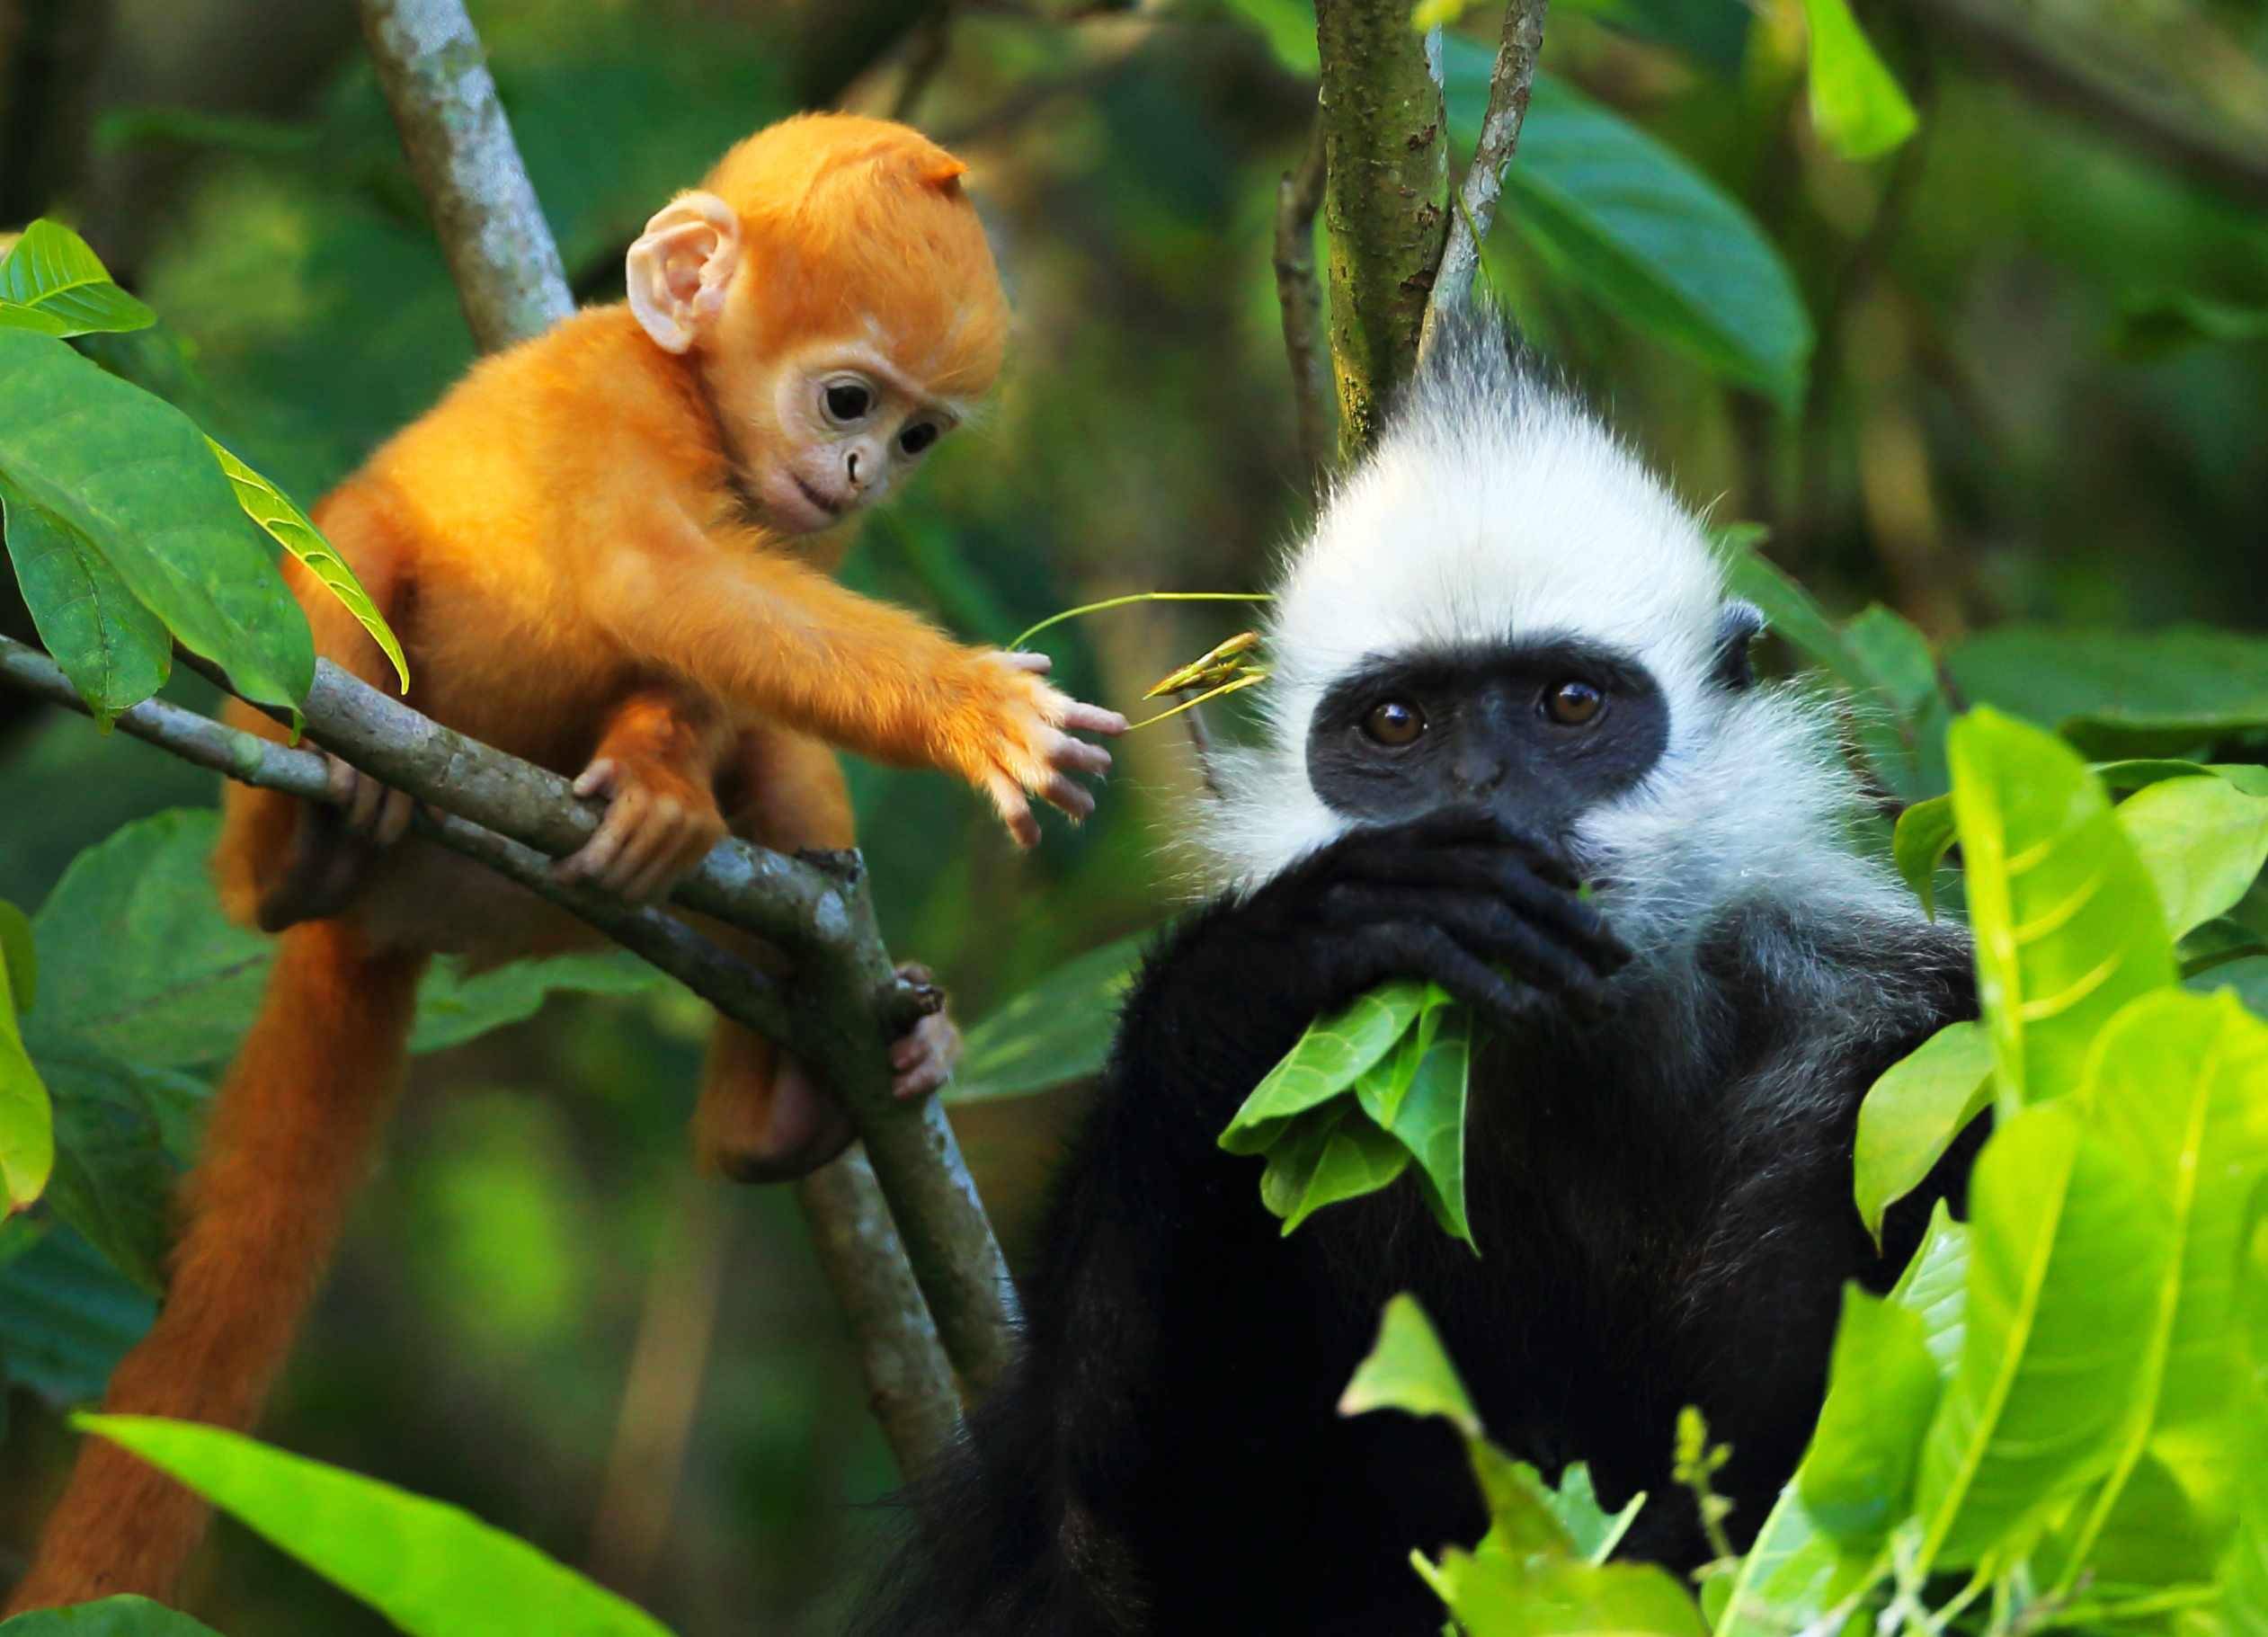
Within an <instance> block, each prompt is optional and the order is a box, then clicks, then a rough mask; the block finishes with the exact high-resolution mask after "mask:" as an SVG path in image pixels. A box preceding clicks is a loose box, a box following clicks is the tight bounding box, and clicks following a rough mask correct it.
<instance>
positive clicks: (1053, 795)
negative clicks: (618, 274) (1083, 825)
mask: <svg viewBox="0 0 2268 1637" xmlns="http://www.w3.org/2000/svg"><path fill="white" fill-rule="evenodd" d="M1039 797H1040V799H1041V800H1042V801H1044V802H1045V803H1046V804H1047V805H1049V806H1051V807H1060V808H1062V809H1063V811H1064V812H1065V813H1068V814H1071V816H1072V818H1073V819H1086V818H1091V817H1092V816H1093V815H1094V811H1095V798H1094V795H1093V793H1092V792H1090V790H1089V789H1088V788H1087V787H1086V786H1084V785H1078V784H1073V783H1072V781H1071V780H1070V779H1068V778H1064V777H1063V775H1062V774H1061V773H1058V774H1056V775H1055V776H1054V778H1051V779H1049V780H1048V781H1047V782H1046V783H1045V784H1044V785H1042V786H1041V787H1039Z"/></svg>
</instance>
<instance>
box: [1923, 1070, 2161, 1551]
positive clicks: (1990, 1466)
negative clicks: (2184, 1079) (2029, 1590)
mask: <svg viewBox="0 0 2268 1637" xmlns="http://www.w3.org/2000/svg"><path fill="white" fill-rule="evenodd" d="M1970 1212H1971V1215H1970V1264H1969V1301H1968V1308H1967V1329H1966V1335H1965V1339H1964V1341H1963V1345H1962V1348H1961V1362H1960V1364H1959V1365H1958V1366H1956V1367H1955V1369H1954V1371H1953V1373H1952V1380H1951V1381H1950V1382H1949V1383H1947V1385H1946V1388H1945V1393H1944V1398H1943V1401H1942V1402H1941V1403H1940V1404H1939V1406H1938V1410H1937V1415H1936V1418H1935V1419H1934V1421H1933V1422H1932V1424H1931V1426H1930V1429H1929V1437H1928V1439H1927V1441H1926V1443H1925V1445H1924V1446H1923V1449H1922V1464H1921V1475H1920V1481H1919V1484H1918V1487H1917V1498H1916V1512H1917V1515H1918V1516H1919V1517H1921V1518H1922V1519H1923V1520H1924V1532H1923V1536H1922V1543H1921V1545H1920V1548H1919V1552H1918V1563H1919V1568H1920V1569H1921V1570H1928V1569H1952V1568H1958V1567H1966V1566H1970V1565H1974V1564H1977V1563H1979V1562H1980V1561H1988V1560H1991V1559H1994V1558H1996V1557H1997V1556H1998V1555H2000V1554H2004V1553H2008V1552H2014V1551H2016V1550H2019V1549H2021V1548H2022V1546H2023V1545H2024V1544H2026V1543H2027V1539H2028V1535H2029V1534H2030V1533H2031V1532H2032V1531H2034V1530H2036V1528H2037V1526H2038V1525H2039V1524H2040V1522H2041V1518H2042V1517H2043V1515H2044V1514H2045V1513H2046V1512H2047V1510H2048V1509H2049V1508H2051V1507H2052V1506H2054V1505H2055V1504H2056V1503H2057V1502H2059V1501H2061V1500H2067V1499H2070V1498H2071V1496H2072V1495H2073V1494H2074V1493H2075V1492H2076V1491H2077V1490H2079V1489H2080V1488H2082V1487H2083V1486H2085V1485H2086V1484H2087V1483H2089V1482H2091V1481H2094V1480H2095V1479H2096V1478H2099V1477H2100V1476H2101V1475H2102V1474H2103V1472H2104V1471H2105V1470H2106V1469H2107V1468H2108V1466H2109V1465H2110V1464H2111V1462H2112V1459H2113V1458H2114V1456H2115V1454H2116V1449H2117V1445H2118V1440H2119V1437H2120V1434H2121V1431H2122V1430H2123V1428H2124V1427H2125V1424H2126V1421H2127V1419H2128V1405H2129V1402H2130V1399H2129V1394H2130V1392H2132V1391H2133V1389H2134V1386H2135V1384H2136V1383H2137V1381H2138V1379H2139V1375H2140V1370H2141V1366H2142V1357H2143V1347H2144V1343H2145V1340H2146V1339H2147V1337H2148V1334H2149V1330H2150V1324H2151V1319H2152V1315H2153V1313H2154V1312H2155V1310H2156V1303H2157V1294H2158V1292H2159V1290H2160V1289H2161V1287H2162V1284H2163V1280H2164V1278H2165V1274H2166V1268H2167V1267H2168V1265H2169V1264H2170V1261H2171V1259H2172V1250H2173V1246H2172V1235H2171V1233H2170V1232H2169V1229H2168V1225H2167V1223H2166V1211H2165V1208H2164V1206H2163V1205H2162V1204H2161V1203H2160V1202H2158V1201H2157V1200H2156V1199H2154V1198H2152V1197H2150V1195H2149V1193H2148V1189H2147V1188H2146V1187H2145V1186H2144V1184H2143V1182H2142V1180H2141V1179H2140V1177H2139V1174H2138V1173H2137V1170H2136V1169H2135V1167H2134V1166H2133V1165H2132V1164H2131V1163H2130V1161H2128V1160H2127V1159H2126V1158H2125V1157H2124V1156H2123V1155H2121V1153H2120V1152H2118V1151H2117V1150H2115V1149H2113V1148H2112V1147H2111V1146H2110V1145H2109V1144H2108V1143H2105V1142H2103V1141H2102V1140H2101V1139H2099V1138H2096V1137H2094V1136H2092V1135H2090V1134H2088V1133H2087V1131H2086V1127H2085V1125H2084V1124H2083V1122H2082V1120H2081V1118H2080V1116H2079V1113H2078V1111H2077V1108H2076V1107H2075V1106H2074V1105H2073V1104H2072V1103H2070V1102H2068V1101H2066V1102H2063V1103H2058V1104H2049V1105H2046V1106H2043V1107H2038V1108H2027V1109H2025V1110H2024V1111H2023V1113H2021V1114H2019V1115H2017V1116H2016V1117H2015V1118H2014V1119H2012V1120H2010V1121H2008V1122H2007V1123H2006V1124H2005V1125H2002V1126H2001V1127H2000V1128H1999V1129H1998V1130H1997V1132H1995V1134H1993V1138H1992V1141H1991V1142H1989V1143H1987V1144H1986V1145H1985V1150H1984V1152H1983V1154H1982V1155H1981V1156H1979V1160H1978V1162H1977V1168H1976V1171H1975V1174H1974V1176H1973V1178H1972V1179H1971V1182H1970Z"/></svg>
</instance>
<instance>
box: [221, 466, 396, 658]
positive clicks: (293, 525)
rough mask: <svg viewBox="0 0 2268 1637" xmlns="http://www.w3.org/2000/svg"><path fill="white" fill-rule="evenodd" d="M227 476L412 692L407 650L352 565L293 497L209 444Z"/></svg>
mask: <svg viewBox="0 0 2268 1637" xmlns="http://www.w3.org/2000/svg"><path fill="white" fill-rule="evenodd" d="M205 443H206V445H207V447H209V449H211V450H212V452H213V458H214V459H215V460H217V461H218V462H219V463H220V469H221V470H222V472H224V473H226V474H227V478H228V483H229V486H230V487H232V488H234V489H235V490H236V503H237V504H238V505H240V506H242V507H243V508H244V511H245V516H246V517H248V518H250V519H251V520H253V522H255V523H257V524H259V525H260V527H261V528H262V529H264V530H265V531H266V532H267V535H268V538H271V539H272V540H274V541H275V542H276V544H277V545H279V546H280V547H283V548H284V549H285V550H286V551H288V552H289V553H290V554H291V555H292V556H295V557H297V558H298V560H299V561H300V563H301V564H302V565H305V566H306V568H307V572H308V573H309V574H313V575H314V576H315V577H316V579H317V580H318V581H320V582H322V583H323V587H324V589H325V590H326V591H328V592H330V593H331V594H332V595H333V596H334V597H336V598H337V599H338V600H339V602H340V604H341V606H342V607H343V608H344V609H346V611H347V612H348V613H350V614H351V615H353V616H354V618H355V619H356V621H357V622H358V623H359V624H360V626H361V627H362V628H363V629H364V630H365V631H368V632H369V634H370V640H371V641H373V642H375V643H377V644H378V646H379V647H380V648H381V649H383V650H384V651H385V654H386V657H387V659H388V660H389V661H391V662H392V663H393V666H394V673H395V675H396V676H397V677H399V678H400V679H401V681H402V691H403V692H404V693H407V692H408V691H409V689H410V666H409V661H407V660H405V659H404V658H403V657H402V645H401V643H400V642H399V641H397V640H396V638H395V636H394V628H393V627H391V626H389V625H387V623H386V616H385V615H383V614H381V613H379V612H378V604H377V603H375V602H373V601H370V594H369V592H366V591H364V590H363V589H362V582H361V581H360V580H359V579H357V578H356V577H355V573H354V567H353V565H351V564H350V563H349V562H348V561H347V560H346V559H345V558H344V557H342V556H340V555H339V554H338V550H337V548H336V547H334V546H333V545H332V544H331V542H330V541H328V540H326V539H325V538H323V531H322V530H321V529H317V528H316V526H315V525H314V524H313V523H312V522H310V521H308V520H307V513H306V512H302V511H300V510H299V508H298V506H297V505H295V504H294V503H292V500H291V497H290V496H289V495H288V494H285V493H284V492H283V491H282V490H281V489H279V488H277V487H276V485H273V484H271V483H270V482H269V481H268V480H267V479H266V478H264V477H262V476H261V475H260V474H259V473H257V472H255V471H253V469H252V468H251V467H248V466H246V465H245V463H244V462H243V461H241V460H239V459H237V458H236V456H234V455H232V454H230V453H229V452H228V451H227V449H224V448H222V447H221V446H220V445H219V444H218V443H216V442H215V441H214V440H212V439H210V438H208V439H206V440H205Z"/></svg>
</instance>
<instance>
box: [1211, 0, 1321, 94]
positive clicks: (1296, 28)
mask: <svg viewBox="0 0 2268 1637" xmlns="http://www.w3.org/2000/svg"><path fill="white" fill-rule="evenodd" d="M1226 4H1227V5H1228V9H1229V10H1230V11H1231V12H1232V13H1234V14H1235V15H1237V16H1239V17H1241V18H1242V19H1243V20H1244V21H1245V22H1247V23H1249V24H1250V26H1251V27H1253V28H1255V29H1257V30H1259V32H1260V35H1261V38H1263V39H1265V40H1267V44H1268V49H1270V50H1271V51H1273V52H1275V53H1276V61H1278V62H1280V63H1282V64H1283V65H1284V67H1286V68H1288V69H1290V70H1291V71H1292V73H1294V75H1297V76H1301V77H1302V78H1304V79H1313V78H1314V77H1315V76H1316V75H1317V74H1318V73H1319V72H1320V71H1321V68H1322V61H1323V59H1322V55H1321V51H1320V49H1318V48H1317V46H1316V44H1315V8H1314V7H1313V6H1312V5H1311V4H1309V3H1308V0H1226Z"/></svg>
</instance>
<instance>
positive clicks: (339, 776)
mask: <svg viewBox="0 0 2268 1637" xmlns="http://www.w3.org/2000/svg"><path fill="white" fill-rule="evenodd" d="M323 777H324V778H325V781H326V782H327V783H328V784H329V785H330V787H331V799H332V800H333V801H334V802H335V803H337V804H338V805H340V806H341V807H344V806H345V805H347V804H348V803H350V802H351V801H352V800H353V799H354V787H355V783H356V781H357V780H359V779H360V778H361V777H362V775H361V774H360V773H358V772H356V771H355V770H354V764H353V763H352V762H351V761H343V760H342V759H341V758H339V757H337V756H334V755H333V754H332V753H331V752H329V751H325V752H323Z"/></svg>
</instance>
